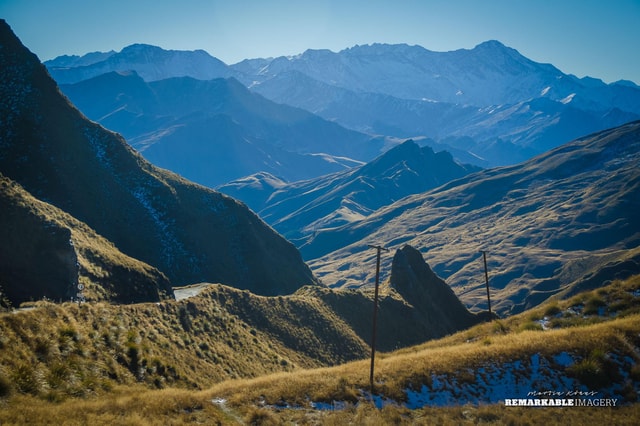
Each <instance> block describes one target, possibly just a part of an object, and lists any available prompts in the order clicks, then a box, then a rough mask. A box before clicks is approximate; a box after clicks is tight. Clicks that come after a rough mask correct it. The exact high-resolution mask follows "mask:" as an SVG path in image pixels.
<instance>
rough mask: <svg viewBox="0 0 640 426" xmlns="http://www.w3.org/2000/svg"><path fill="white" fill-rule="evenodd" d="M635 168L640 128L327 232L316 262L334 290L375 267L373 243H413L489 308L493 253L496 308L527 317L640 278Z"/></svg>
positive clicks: (361, 280)
mask: <svg viewBox="0 0 640 426" xmlns="http://www.w3.org/2000/svg"><path fill="white" fill-rule="evenodd" d="M638 164H640V121H636V122H632V123H629V124H627V125H624V126H621V127H618V128H614V129H610V130H606V131H602V132H599V133H595V134H592V135H589V136H585V137H583V138H581V139H577V140H575V141H573V142H570V143H567V144H565V145H563V146H561V147H558V148H556V149H554V150H551V151H549V152H548V153H545V154H543V155H540V156H537V157H535V158H533V159H531V160H529V161H527V162H524V163H522V164H519V165H515V166H509V167H499V168H494V169H489V170H482V171H479V172H476V173H472V174H468V175H466V176H464V177H462V178H460V179H456V180H452V181H450V182H449V183H446V184H445V185H442V186H440V187H438V188H435V189H433V190H431V191H427V192H424V193H420V194H416V195H410V196H407V197H405V198H403V199H401V200H399V201H397V202H395V203H393V204H391V205H389V206H386V207H382V208H380V209H378V210H376V211H375V212H373V213H371V214H369V215H368V216H366V217H364V218H362V219H361V220H354V221H352V222H351V223H348V224H345V225H343V226H339V227H335V228H327V229H323V230H322V231H320V232H318V233H316V234H314V235H313V236H312V238H310V239H309V240H308V241H307V243H306V244H307V245H306V246H305V251H306V252H307V253H312V254H311V255H310V256H307V259H308V263H309V264H310V266H311V267H312V269H313V270H314V272H315V273H316V275H317V276H318V277H319V278H320V279H322V280H323V281H324V282H325V283H328V284H330V285H337V286H342V287H360V286H362V285H369V284H370V283H371V282H372V273H373V272H372V271H374V269H375V267H374V265H373V264H372V262H373V257H372V256H371V253H370V250H369V249H368V245H369V244H381V245H385V246H387V247H391V248H393V247H398V246H402V245H404V244H410V245H411V246H413V247H416V248H417V249H419V250H420V251H421V252H422V253H424V256H425V259H426V260H427V262H428V263H429V264H430V265H431V266H432V267H433V269H434V271H435V272H436V273H437V274H438V275H439V276H441V277H444V278H445V279H446V280H447V281H448V282H449V283H450V284H451V285H452V286H454V288H455V289H456V291H457V293H458V294H459V295H460V297H461V299H462V300H463V302H465V304H466V305H467V306H477V307H481V308H486V291H485V288H484V271H483V266H482V257H481V254H480V252H481V251H482V250H485V251H486V252H487V259H488V269H489V277H490V282H491V288H492V292H493V294H494V296H493V297H495V299H496V300H497V303H496V306H495V309H496V310H497V311H498V312H500V313H502V314H507V313H509V314H511V313H515V312H521V311H523V310H524V309H526V308H528V307H531V306H535V305H537V304H538V303H540V302H541V301H543V300H545V299H547V298H548V297H550V296H552V295H556V294H558V295H560V294H564V295H569V294H574V293H575V291H576V290H577V289H582V290H584V289H587V288H593V287H597V286H599V285H601V284H602V283H603V282H606V281H608V280H614V279H616V278H625V277H627V276H630V275H633V274H637V273H640V221H639V220H638V217H637V212H638V211H640V168H638ZM312 257H313V259H312ZM390 261H391V259H390V258H386V259H383V265H385V266H384V267H385V268H388V267H389V263H390Z"/></svg>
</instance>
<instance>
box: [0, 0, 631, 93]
mask: <svg viewBox="0 0 640 426" xmlns="http://www.w3.org/2000/svg"><path fill="white" fill-rule="evenodd" d="M0 18H3V19H5V20H6V21H7V22H8V23H9V25H11V27H12V28H13V30H14V32H15V33H16V34H17V35H18V37H19V38H20V39H21V40H22V42H23V43H24V44H25V45H26V46H27V47H28V48H29V49H30V50H31V51H32V52H34V53H36V54H37V55H38V57H39V58H40V59H41V60H43V61H44V60H47V59H52V58H54V57H56V56H58V55H63V54H76V55H82V54H85V53H88V52H93V51H108V50H116V51H119V50H120V49H122V48H123V47H125V46H127V45H129V44H132V43H148V44H153V45H156V46H160V47H163V48H165V49H182V50H195V49H204V50H206V51H207V52H209V53H210V54H211V55H213V56H215V57H217V58H219V59H221V60H223V61H224V62H226V63H227V64H233V63H236V62H238V61H240V60H242V59H245V58H256V57H269V56H280V55H293V54H298V53H302V52H303V51H304V50H306V49H308V48H312V49H321V48H325V49H330V50H333V51H339V50H342V49H344V48H347V47H351V46H353V45H356V44H370V43H375V42H379V43H407V44H411V45H413V44H417V45H421V46H423V47H425V48H427V49H429V50H434V51H449V50H456V49H460V48H465V49H470V48H473V47H474V46H476V45H477V44H479V43H481V42H483V41H486V40H491V39H494V40H499V41H501V42H502V43H504V44H506V45H507V46H510V47H513V48H515V49H517V50H518V51H519V52H520V53H522V54H523V55H525V56H527V57H528V58H530V59H532V60H534V61H537V62H544V63H552V64H553V65H555V66H556V67H558V68H559V69H560V70H562V71H563V72H565V73H568V74H575V75H577V76H578V77H584V76H585V75H589V76H591V77H596V78H601V79H602V80H604V81H605V82H607V83H609V82H612V81H616V80H620V79H626V80H632V81H634V82H636V83H637V84H640V48H639V46H640V0H609V1H603V0H475V1H474V0H449V1H446V0H442V1H440V0H421V1H420V0H392V1H384V0H369V1H364V0H340V1H334V0H328V1H322V0H315V1H306V0H299V1H291V0H288V1H287V0H271V1H269V0H262V1H259V0H223V1H220V0H126V1H124V0H0Z"/></svg>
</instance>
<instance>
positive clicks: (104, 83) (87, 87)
mask: <svg viewBox="0 0 640 426" xmlns="http://www.w3.org/2000/svg"><path fill="white" fill-rule="evenodd" d="M61 89H62V91H63V92H64V93H65V94H66V95H67V97H68V98H69V99H70V100H71V101H72V102H73V103H74V105H76V106H77V107H78V108H79V109H80V110H81V111H83V113H84V114H85V115H87V117H89V118H90V119H92V120H95V121H97V122H99V123H100V124H102V125H103V126H105V127H107V128H109V129H110V130H113V131H116V132H119V133H121V134H122V135H123V136H124V137H125V138H127V140H128V142H129V143H130V144H131V145H132V146H133V147H134V148H136V149H137V150H138V151H139V152H140V153H141V154H142V155H143V156H144V157H145V158H146V159H147V160H149V161H151V162H152V163H153V164H155V165H157V166H160V167H163V168H166V169H169V170H172V171H174V172H176V173H178V174H180V175H182V176H183V177H185V178H187V179H190V180H192V181H194V182H197V183H200V184H202V185H206V186H209V187H216V186H217V185H220V184H223V183H225V182H228V181H230V180H234V179H238V178H240V177H243V176H246V175H250V174H253V173H256V172H259V171H265V172H268V173H271V174H274V175H276V176H279V177H281V178H282V179H285V180H287V181H296V180H301V179H309V178H313V177H317V176H321V175H324V174H328V173H332V172H336V171H339V170H345V169H347V168H350V167H352V166H354V165H359V164H361V162H359V161H355V160H352V158H357V159H361V160H368V159H371V158H373V157H375V156H376V155H377V154H378V153H379V152H380V150H381V149H382V141H380V140H379V141H376V140H374V138H372V137H371V136H367V135H365V134H362V133H359V132H356V131H353V130H348V129H345V128H344V127H342V126H340V125H338V124H335V123H332V122H329V121H326V120H324V119H322V118H320V117H318V116H316V115H313V114H311V113H309V112H307V111H304V110H302V109H299V108H293V107H290V106H287V105H281V104H276V103H274V102H272V101H269V100H267V99H265V98H263V97H262V96H260V95H258V94H256V93H252V92H250V91H249V90H248V89H247V88H246V87H244V86H243V85H242V84H240V83H239V82H238V81H237V80H235V79H233V78H229V79H213V80H207V81H203V80H196V79H193V78H191V77H175V78H169V79H165V80H161V81H154V82H145V81H144V80H143V79H142V78H141V77H140V76H139V75H138V74H136V73H135V72H126V73H125V72H109V73H106V74H102V75H100V76H98V77H94V78H91V79H89V80H85V81H82V82H80V83H76V84H72V85H62V86H61Z"/></svg>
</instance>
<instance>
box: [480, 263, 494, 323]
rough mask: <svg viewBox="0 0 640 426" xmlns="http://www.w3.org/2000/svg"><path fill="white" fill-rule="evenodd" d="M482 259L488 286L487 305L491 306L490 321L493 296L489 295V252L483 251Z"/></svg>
mask: <svg viewBox="0 0 640 426" xmlns="http://www.w3.org/2000/svg"><path fill="white" fill-rule="evenodd" d="M482 258H483V259H484V282H485V283H486V285H487V303H488V304H489V321H491V318H492V317H493V315H492V314H491V296H490V295H489V272H487V252H486V251H484V250H482Z"/></svg>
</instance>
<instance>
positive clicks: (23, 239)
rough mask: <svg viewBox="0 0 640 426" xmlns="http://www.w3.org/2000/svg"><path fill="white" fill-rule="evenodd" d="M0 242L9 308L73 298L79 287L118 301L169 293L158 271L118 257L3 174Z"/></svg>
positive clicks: (1, 279)
mask: <svg viewBox="0 0 640 426" xmlns="http://www.w3.org/2000/svg"><path fill="white" fill-rule="evenodd" d="M0 242H1V243H0V284H1V285H2V287H3V288H4V290H5V293H6V296H7V298H8V299H9V300H10V301H11V303H12V305H13V306H19V305H20V303H22V302H26V301H30V300H39V299H42V298H47V299H50V300H54V301H67V300H70V299H76V298H77V297H78V296H77V295H78V293H79V291H80V290H79V289H80V288H82V291H81V293H82V297H84V298H85V299H86V300H92V301H96V300H108V301H111V302H118V303H132V302H140V301H159V300H161V299H163V298H166V297H168V296H169V295H170V294H171V293H172V292H171V286H170V283H169V280H168V279H167V277H166V276H164V274H162V273H161V272H159V271H158V270H157V269H155V268H153V267H151V266H149V265H146V264H144V263H142V262H140V261H138V260H136V259H132V258H130V257H129V256H126V255H124V254H122V253H121V252H120V251H118V249H116V248H115V247H114V246H113V244H112V243H111V242H109V241H107V240H106V239H105V238H103V237H101V236H100V235H98V234H96V233H95V231H94V230H92V229H91V228H89V227H88V226H87V225H86V224H84V223H82V222H80V221H78V220H77V219H75V218H73V217H72V216H71V215H69V214H67V213H65V212H63V211H62V210H60V209H58V208H56V207H55V206H53V205H51V204H48V203H45V202H43V201H40V200H37V199H35V198H34V197H33V196H31V195H30V194H28V193H27V192H26V191H25V190H24V189H23V188H22V187H20V185H18V184H17V183H15V182H13V181H11V180H10V179H8V178H6V177H4V176H2V174H0ZM79 286H81V287H79ZM0 290H1V289H0Z"/></svg>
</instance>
